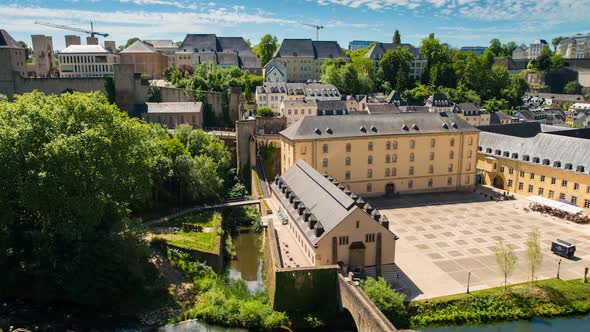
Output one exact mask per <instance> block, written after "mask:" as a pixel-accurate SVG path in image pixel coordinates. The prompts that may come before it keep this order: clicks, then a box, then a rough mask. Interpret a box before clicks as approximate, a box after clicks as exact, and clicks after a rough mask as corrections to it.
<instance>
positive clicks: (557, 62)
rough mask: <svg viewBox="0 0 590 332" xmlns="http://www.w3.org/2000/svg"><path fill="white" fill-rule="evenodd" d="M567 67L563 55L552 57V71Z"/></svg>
mask: <svg viewBox="0 0 590 332" xmlns="http://www.w3.org/2000/svg"><path fill="white" fill-rule="evenodd" d="M565 65H566V62H565V59H564V58H563V57H562V56H561V54H553V55H552V56H551V65H550V67H551V69H560V68H563V67H565Z"/></svg>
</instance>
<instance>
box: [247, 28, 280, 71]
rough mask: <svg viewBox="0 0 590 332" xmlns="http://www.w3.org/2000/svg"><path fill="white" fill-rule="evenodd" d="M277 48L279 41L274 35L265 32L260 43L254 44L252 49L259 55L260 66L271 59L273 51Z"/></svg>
mask: <svg viewBox="0 0 590 332" xmlns="http://www.w3.org/2000/svg"><path fill="white" fill-rule="evenodd" d="M278 48H279V42H278V40H277V37H276V36H273V35H270V34H266V35H264V36H262V38H261V39H260V43H258V45H256V46H254V48H253V49H252V51H253V52H254V54H256V55H258V57H260V62H261V64H262V66H263V67H264V65H266V64H267V63H268V62H269V61H270V60H271V59H272V56H273V54H274V53H275V51H276V50H277V49H278Z"/></svg>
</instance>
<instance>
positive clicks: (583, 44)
mask: <svg viewBox="0 0 590 332" xmlns="http://www.w3.org/2000/svg"><path fill="white" fill-rule="evenodd" d="M556 53H557V54H560V55H561V56H562V57H564V58H566V59H588V58H590V36H585V35H582V34H581V33H578V34H576V35H575V36H573V37H570V38H566V39H564V40H562V41H560V42H559V45H557V52H556Z"/></svg>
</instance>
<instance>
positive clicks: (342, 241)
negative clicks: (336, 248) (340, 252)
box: [338, 236, 348, 246]
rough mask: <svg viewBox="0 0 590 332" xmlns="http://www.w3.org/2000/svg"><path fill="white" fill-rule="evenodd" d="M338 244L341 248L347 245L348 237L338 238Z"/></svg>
mask: <svg viewBox="0 0 590 332" xmlns="http://www.w3.org/2000/svg"><path fill="white" fill-rule="evenodd" d="M338 244H340V245H341V246H345V245H347V244H348V236H339V237H338Z"/></svg>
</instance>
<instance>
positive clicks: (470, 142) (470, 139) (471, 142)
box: [467, 136, 473, 145]
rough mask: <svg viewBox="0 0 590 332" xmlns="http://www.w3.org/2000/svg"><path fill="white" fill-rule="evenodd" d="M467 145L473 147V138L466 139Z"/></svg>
mask: <svg viewBox="0 0 590 332" xmlns="http://www.w3.org/2000/svg"><path fill="white" fill-rule="evenodd" d="M467 144H469V145H473V137H471V136H469V138H468V139H467Z"/></svg>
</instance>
